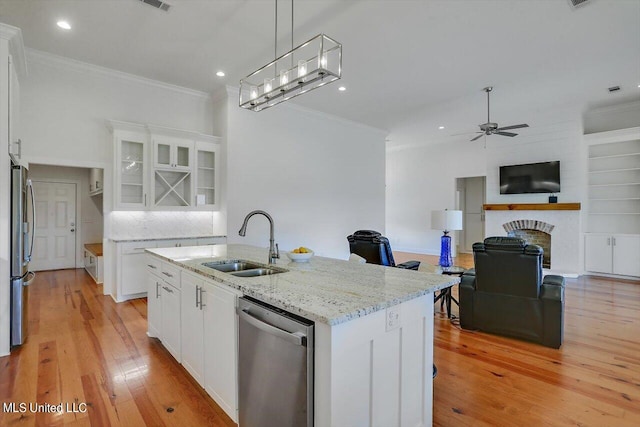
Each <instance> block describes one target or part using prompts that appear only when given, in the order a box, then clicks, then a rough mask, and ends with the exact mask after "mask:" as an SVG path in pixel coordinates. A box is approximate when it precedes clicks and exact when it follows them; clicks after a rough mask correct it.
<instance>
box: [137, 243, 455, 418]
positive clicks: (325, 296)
mask: <svg viewBox="0 0 640 427" xmlns="http://www.w3.org/2000/svg"><path fill="white" fill-rule="evenodd" d="M147 252H149V255H150V256H149V264H148V266H149V268H150V273H157V274H155V275H154V274H150V280H149V281H148V283H149V289H148V291H149V293H148V295H149V335H150V336H157V337H159V338H160V339H161V340H162V342H163V344H164V345H165V347H167V348H168V349H169V351H170V352H171V353H172V354H173V355H174V357H176V359H178V361H180V362H181V363H182V364H183V365H184V366H185V368H186V369H187V370H188V371H189V372H190V373H191V374H192V375H194V378H196V380H198V382H200V384H201V385H203V387H204V388H205V389H206V390H207V392H209V394H210V395H211V396H212V397H213V398H214V400H216V402H218V403H219V404H220V406H221V407H222V408H223V409H224V410H225V411H226V412H227V413H228V414H229V416H230V417H231V418H232V419H234V421H237V419H238V418H237V397H236V396H237V372H234V370H235V371H237V360H235V359H237V353H236V351H237V332H236V331H237V319H235V311H234V310H233V308H234V307H235V305H236V304H237V296H241V295H246V296H250V297H252V298H255V299H257V300H259V301H262V302H265V303H267V304H270V305H273V306H275V307H278V308H280V309H283V310H286V311H287V312H290V313H293V314H295V315H298V316H301V317H304V318H306V319H309V320H311V321H313V322H315V352H314V370H315V382H314V421H315V424H314V425H315V426H317V427H323V426H360V425H381V426H405V425H407V426H419V425H422V426H424V425H431V419H432V397H433V394H432V363H433V293H434V292H435V291H437V290H440V289H443V288H446V287H449V286H451V285H453V284H455V283H458V282H459V279H458V278H457V277H452V276H442V275H437V274H430V273H422V272H417V271H411V270H403V269H399V268H390V267H383V266H378V265H371V264H358V263H352V262H348V261H343V260H336V259H331V258H323V257H317V256H316V257H313V258H312V259H311V260H310V261H309V262H307V263H294V262H290V261H289V259H288V258H286V256H285V255H284V254H283V258H281V259H279V260H277V263H276V265H275V267H276V268H278V269H283V270H286V271H285V272H281V273H279V274H271V275H265V276H258V277H236V276H233V275H231V274H229V273H223V272H220V271H217V270H213V269H211V268H208V267H205V266H203V265H202V263H203V262H210V261H219V260H245V261H251V262H255V263H260V264H263V265H266V264H267V257H268V255H267V250H266V249H262V248H256V247H252V246H246V245H216V246H204V247H179V248H164V249H148V250H147ZM158 273H159V274H158ZM163 276H164V277H163ZM176 276H180V278H178V277H176ZM162 280H164V282H163V281H162ZM162 289H165V290H166V291H167V292H170V293H168V294H167V298H165V299H166V300H169V302H167V301H165V300H163V301H162V308H165V309H166V310H165V311H166V313H165V314H166V315H163V316H162V322H161V327H159V328H158V327H154V326H152V324H153V323H154V322H156V323H157V317H158V316H157V310H156V308H154V302H153V299H154V298H153V296H154V294H155V296H156V297H159V296H161V294H162V292H163V291H162ZM190 289H195V298H193V299H195V307H196V308H197V307H198V292H200V293H199V295H200V297H199V298H200V306H199V310H200V311H204V319H203V320H196V322H195V324H196V325H197V327H195V326H193V322H192V319H191V318H192V317H193V316H191V315H190V314H189V312H191V311H196V312H197V310H194V309H193V304H192V297H191V296H190V293H189V292H190ZM176 294H178V295H179V294H181V298H182V303H180V302H177V301H174V302H173V303H171V302H170V300H171V299H174V300H175V298H176ZM187 302H188V303H187ZM203 302H204V304H203ZM216 302H217V303H219V304H218V309H217V310H214V308H213V307H212V305H214V306H215V304H216ZM222 302H226V305H223V304H222ZM180 308H182V310H181V311H180ZM207 309H209V310H212V311H215V313H214V314H212V315H217V316H218V322H217V324H218V325H220V324H222V323H223V322H224V323H225V325H226V326H225V328H226V329H225V330H219V331H218V332H217V333H218V334H219V335H221V336H219V337H216V338H215V341H216V342H217V344H216V345H217V346H218V347H217V349H215V351H214V349H211V352H210V353H208V352H207V345H208V342H209V341H210V339H207V338H206V335H207V333H206V331H205V332H204V339H203V341H204V344H203V346H204V349H203V350H200V347H201V346H199V345H195V346H194V340H195V341H196V342H197V343H199V340H200V339H199V338H198V337H199V334H198V331H197V330H196V329H198V328H199V327H200V326H199V325H200V324H203V325H204V327H205V328H207V327H212V324H211V322H207V320H206V318H207V314H206V312H207ZM154 310H156V312H155V313H154V312H153V311H154ZM176 311H178V312H179V313H178V314H177V315H176ZM221 313H226V319H222V318H221V317H220V316H221ZM168 316H170V317H171V318H172V319H173V320H171V321H169V320H168V319H166V317H168ZM176 322H177V323H178V325H181V326H178V328H177V329H176V326H175V323H176ZM194 330H195V331H194ZM223 343H226V347H228V348H226V350H224V349H222V348H221V346H222V345H223ZM194 349H195V350H194ZM185 350H186V353H185ZM223 352H224V353H225V354H224V356H222V357H221V356H220V354H221V353H223ZM187 353H189V354H187ZM194 353H195V354H197V355H198V357H197V358H196V359H199V358H200V357H199V355H200V354H202V358H201V359H203V360H202V367H200V365H199V361H198V360H196V361H195V362H194V361H193V360H192V359H193V356H192V354H194ZM214 354H215V358H216V359H217V362H216V364H215V366H212V367H211V371H216V370H217V371H219V372H217V373H215V372H214V373H213V374H212V377H210V378H209V374H208V368H207V366H208V365H207V361H208V360H209V359H211V358H212V357H213V355H214ZM221 360H222V362H221ZM223 362H226V365H225V364H224V363H223ZM194 365H195V366H194ZM221 365H224V366H225V367H224V368H222V366H221ZM208 380H210V381H208ZM208 383H210V384H208ZM222 383H224V386H220V384H222ZM274 392H277V391H274ZM240 427H242V426H240Z"/></svg>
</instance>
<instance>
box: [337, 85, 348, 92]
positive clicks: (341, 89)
mask: <svg viewBox="0 0 640 427" xmlns="http://www.w3.org/2000/svg"><path fill="white" fill-rule="evenodd" d="M338 90H339V91H340V92H344V91H345V90H347V88H346V87H344V86H340V87H339V88H338Z"/></svg>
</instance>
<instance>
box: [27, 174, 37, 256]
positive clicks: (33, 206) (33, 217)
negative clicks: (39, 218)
mask: <svg viewBox="0 0 640 427" xmlns="http://www.w3.org/2000/svg"><path fill="white" fill-rule="evenodd" d="M27 187H29V193H30V194H31V247H30V248H29V259H28V260H27V261H31V255H33V243H34V238H35V235H36V199H35V197H34V194H33V182H31V180H30V179H28V180H27Z"/></svg>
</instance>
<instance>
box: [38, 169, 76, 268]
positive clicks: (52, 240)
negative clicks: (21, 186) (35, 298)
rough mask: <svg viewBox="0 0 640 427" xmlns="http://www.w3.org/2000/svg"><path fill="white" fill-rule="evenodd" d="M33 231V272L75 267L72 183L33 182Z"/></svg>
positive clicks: (74, 199)
mask: <svg viewBox="0 0 640 427" xmlns="http://www.w3.org/2000/svg"><path fill="white" fill-rule="evenodd" d="M33 189H34V191H35V200H36V203H35V208H36V229H35V240H34V247H33V257H32V258H31V263H30V264H29V267H30V269H31V270H33V271H39V270H59V269H63V268H75V267H76V184H71V183H64V182H42V181H33Z"/></svg>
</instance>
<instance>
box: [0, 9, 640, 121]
mask: <svg viewBox="0 0 640 427" xmlns="http://www.w3.org/2000/svg"><path fill="white" fill-rule="evenodd" d="M168 3H170V4H172V8H171V9H170V11H169V12H163V11H160V10H157V9H154V8H153V7H151V6H148V5H146V4H144V3H142V2H140V1H139V0H82V1H80V0H71V1H60V0H46V1H45V0H20V1H17V0H0V22H5V23H8V24H11V25H14V26H17V27H20V28H21V29H22V32H23V37H24V42H25V45H26V46H27V47H28V48H32V49H36V50H40V51H45V52H49V53H53V54H56V55H60V56H64V57H68V58H72V59H75V60H79V61H83V62H88V63H91V64H96V65H100V66H103V67H108V68H112V69H116V70H120V71H124V72H127V73H131V74H136V75H139V76H144V77H147V78H151V79H156V80H160V81H163V82H167V83H172V84H175V85H179V86H184V87H187V88H192V89H197V90H201V91H206V92H215V91H217V90H220V89H221V88H222V87H223V86H224V85H231V86H238V82H239V80H240V79H241V78H242V77H244V76H246V75H247V74H249V73H251V72H253V71H255V70H256V69H257V68H259V67H261V66H262V65H264V64H266V63H268V62H270V61H271V60H272V59H273V58H274V4H275V3H274V1H270V0H216V1H212V0H168ZM278 8H279V21H278V22H279V41H278V47H279V49H278V50H279V52H278V53H279V54H282V53H284V52H285V51H287V50H289V49H290V47H291V32H290V25H291V21H290V16H291V2H290V1H288V0H280V1H279V3H278ZM294 8H295V10H294V11H295V26H294V43H295V44H296V45H297V44H299V43H302V42H304V41H306V40H307V39H309V38H311V37H313V36H315V35H316V34H318V33H321V32H322V33H325V34H327V35H329V36H330V37H332V38H334V39H336V40H337V41H339V42H341V43H342V44H343V78H342V80H341V81H340V82H338V83H333V84H332V85H329V86H326V87H324V88H322V89H318V90H316V91H313V92H310V93H308V94H305V95H304V96H301V97H298V98H296V99H295V102H296V103H299V104H301V105H303V106H305V107H309V108H313V109H316V110H320V111H324V112H327V113H331V114H335V115H338V116H341V117H344V118H346V119H350V120H354V121H357V122H361V123H364V124H368V125H371V126H374V127H377V128H381V129H386V130H392V129H394V128H395V127H397V126H400V125H401V124H402V123H403V122H405V121H406V120H407V119H408V118H413V119H412V120H415V118H416V117H418V119H419V118H420V117H422V116H423V115H424V116H425V118H426V117H427V116H428V115H429V114H431V113H433V114H434V116H437V117H438V118H437V121H438V123H441V124H442V125H445V124H446V125H447V126H448V129H451V130H453V129H456V130H458V129H460V128H463V129H461V130H475V129H474V128H473V127H472V128H469V126H474V127H475V125H476V124H478V123H482V122H484V121H485V119H486V111H485V108H486V107H485V102H486V99H485V97H484V93H483V92H482V91H481V90H482V88H483V87H485V86H487V85H493V86H494V87H495V89H494V92H493V94H492V119H497V117H494V114H495V115H499V114H500V113H502V114H504V117H508V118H509V120H511V119H512V118H511V116H512V115H513V114H512V113H513V111H518V110H520V109H522V110H524V109H526V108H530V107H531V106H536V107H535V108H548V107H551V106H563V105H579V106H581V108H582V109H583V110H584V109H586V108H593V107H599V106H606V105H611V104H617V103H623V102H629V101H636V100H640V88H639V87H638V85H640V1H638V0H589V1H588V2H586V3H585V4H583V5H582V6H579V7H573V6H572V5H571V4H570V2H569V0H509V1H507V0H413V1H402V0H396V1H378V0H359V1H356V0H322V1H318V0H295V3H294ZM62 18H64V19H66V20H68V21H69V22H70V24H71V25H72V29H71V30H69V31H63V30H61V29H59V28H58V27H57V26H56V21H57V20H58V19H62ZM218 70H224V71H225V72H226V76H225V77H224V78H219V77H216V76H215V72H216V71H218ZM340 85H344V86H345V87H346V88H347V90H346V91H344V92H339V91H338V90H337V89H338V86H340ZM614 85H619V86H621V88H622V90H621V91H619V92H616V93H614V94H610V93H609V92H608V91H607V88H608V87H610V86H614ZM290 102H292V101H290ZM445 105H449V108H447V109H443V110H446V111H449V112H450V115H451V117H447V116H446V115H443V114H440V115H438V114H436V113H437V112H438V111H439V110H440V109H441V107H442V106H445ZM456 105H464V106H465V108H467V109H469V111H473V112H474V116H473V117H474V118H473V121H472V123H468V126H467V125H466V123H467V122H466V120H469V117H465V121H464V122H462V121H461V120H460V118H459V117H458V118H456V117H453V116H454V115H455V110H456V108H452V107H451V106H456ZM493 107H495V108H493ZM267 111H268V110H267ZM259 114H267V112H264V113H259ZM476 115H477V118H476V117H475V116H476ZM505 120H506V118H505ZM513 120H517V122H518V123H520V122H522V121H526V117H521V118H516V117H515V116H514V117H513ZM463 123H465V124H464V125H463ZM434 124H435V123H434ZM501 124H503V125H506V124H511V123H506V122H504V120H501ZM436 132H437V131H436Z"/></svg>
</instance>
